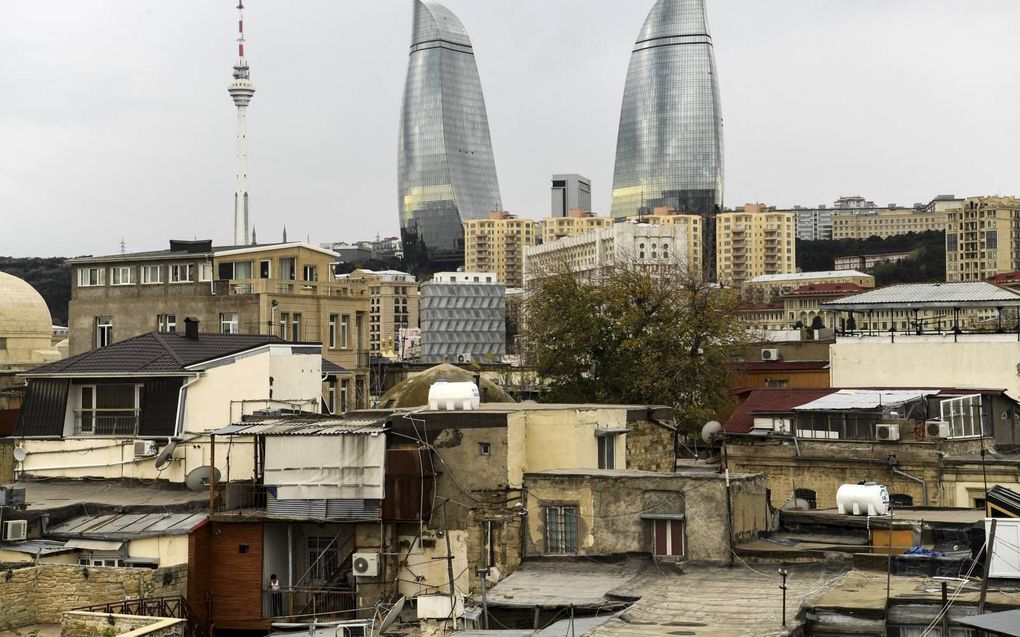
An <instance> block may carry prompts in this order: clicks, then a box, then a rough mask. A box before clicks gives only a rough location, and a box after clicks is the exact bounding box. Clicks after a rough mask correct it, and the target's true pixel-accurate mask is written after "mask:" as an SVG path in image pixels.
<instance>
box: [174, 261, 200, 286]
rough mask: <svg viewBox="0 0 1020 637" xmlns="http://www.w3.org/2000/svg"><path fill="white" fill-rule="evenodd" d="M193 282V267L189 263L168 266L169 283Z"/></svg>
mask: <svg viewBox="0 0 1020 637" xmlns="http://www.w3.org/2000/svg"><path fill="white" fill-rule="evenodd" d="M194 280H195V266H194V264H191V263H174V264H172V265H171V266H170V282H171V283H190V282H191V281H194Z"/></svg>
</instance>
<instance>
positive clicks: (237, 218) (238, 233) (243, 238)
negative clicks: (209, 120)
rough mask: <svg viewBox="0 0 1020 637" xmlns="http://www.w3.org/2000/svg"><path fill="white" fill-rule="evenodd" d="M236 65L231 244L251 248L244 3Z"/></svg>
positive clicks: (248, 87)
mask: <svg viewBox="0 0 1020 637" xmlns="http://www.w3.org/2000/svg"><path fill="white" fill-rule="evenodd" d="M237 14H238V18H237V58H238V60H237V65H236V66H234V81H233V82H231V83H230V86H229V87H228V88H227V92H228V93H230V97H231V98H233V100H234V105H235V106H236V107H237V175H236V176H235V180H234V186H235V188H234V244H235V245H249V244H251V239H252V237H251V225H250V222H249V219H248V133H247V121H248V104H250V103H251V98H252V96H253V95H255V86H254V85H253V84H252V83H251V79H250V76H249V69H248V60H247V59H245V57H244V0H238V3H237Z"/></svg>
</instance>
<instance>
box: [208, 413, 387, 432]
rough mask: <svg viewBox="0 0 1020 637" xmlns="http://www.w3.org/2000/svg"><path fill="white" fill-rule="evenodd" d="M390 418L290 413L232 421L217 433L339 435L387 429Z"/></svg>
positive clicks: (384, 430)
mask: <svg viewBox="0 0 1020 637" xmlns="http://www.w3.org/2000/svg"><path fill="white" fill-rule="evenodd" d="M386 429H387V425H386V421H385V420H379V419H376V418H314V417H300V416H299V417H286V416H281V417H279V418H266V419H260V420H258V421H256V422H243V423H238V424H234V425H229V426H227V427H223V428H222V429H218V430H217V431H214V432H213V433H215V434H216V435H217V436H337V435H342V434H369V435H378V434H381V433H385V432H386Z"/></svg>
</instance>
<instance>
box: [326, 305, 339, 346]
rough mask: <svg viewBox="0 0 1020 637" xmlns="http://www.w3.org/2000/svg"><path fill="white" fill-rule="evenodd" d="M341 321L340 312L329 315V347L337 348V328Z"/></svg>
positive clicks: (327, 336) (327, 339) (327, 333)
mask: <svg viewBox="0 0 1020 637" xmlns="http://www.w3.org/2000/svg"><path fill="white" fill-rule="evenodd" d="M339 322H340V315H339V314H330V315H329V324H328V328H327V330H326V343H327V347H328V348H329V349H336V328H337V323H339Z"/></svg>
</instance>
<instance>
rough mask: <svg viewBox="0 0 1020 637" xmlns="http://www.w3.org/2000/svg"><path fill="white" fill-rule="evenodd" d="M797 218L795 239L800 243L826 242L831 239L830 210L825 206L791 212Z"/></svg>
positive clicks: (798, 207)
mask: <svg viewBox="0 0 1020 637" xmlns="http://www.w3.org/2000/svg"><path fill="white" fill-rule="evenodd" d="M790 212H792V213H793V214H795V215H796V216H797V238H798V239H800V240H801V241H828V240H829V239H832V212H833V211H832V209H831V208H827V207H825V206H818V207H817V208H802V207H801V206H794V207H793V210H791V211H790Z"/></svg>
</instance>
